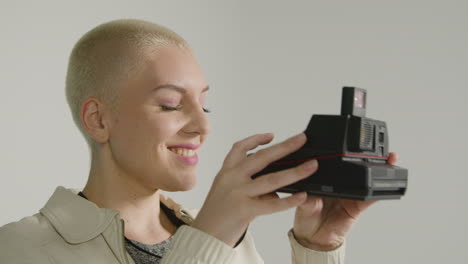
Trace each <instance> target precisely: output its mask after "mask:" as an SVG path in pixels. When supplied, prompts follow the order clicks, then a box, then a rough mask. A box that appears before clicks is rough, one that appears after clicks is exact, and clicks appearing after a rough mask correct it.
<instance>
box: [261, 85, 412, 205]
mask: <svg viewBox="0 0 468 264" xmlns="http://www.w3.org/2000/svg"><path fill="white" fill-rule="evenodd" d="M366 97H367V93H366V90H364V89H360V88H355V87H343V93H342V102H341V115H313V116H312V118H311V119H310V122H309V124H308V126H307V128H306V130H305V131H304V133H305V134H306V136H307V142H306V143H305V144H304V145H303V146H302V147H301V148H300V149H299V150H297V151H296V152H294V153H291V154H289V155H287V156H285V157H283V158H281V159H279V160H277V161H274V162H272V163H270V164H269V165H268V166H267V167H265V168H264V169H263V170H261V171H259V172H257V173H256V174H254V175H253V176H252V178H256V177H260V176H261V175H264V174H267V173H271V172H275V171H280V170H284V169H288V168H291V167H295V166H297V165H299V164H301V163H304V162H305V161H307V160H310V159H317V161H318V163H319V167H318V170H317V171H316V172H315V173H314V174H312V175H311V176H309V177H307V178H305V179H303V180H301V181H298V182H296V183H293V184H291V185H288V186H285V187H283V188H280V189H278V190H277V191H278V192H287V193H296V192H302V191H305V192H307V193H308V194H309V195H318V196H330V197H337V198H343V199H352V200H381V199H399V198H400V197H401V196H403V195H404V194H405V192H406V187H407V183H408V170H407V169H405V168H402V167H398V166H392V165H389V164H387V160H388V155H389V152H388V146H389V144H388V140H389V139H388V129H387V125H386V123H385V122H384V121H380V120H375V119H371V118H367V117H365V114H366V99H367V98H366Z"/></svg>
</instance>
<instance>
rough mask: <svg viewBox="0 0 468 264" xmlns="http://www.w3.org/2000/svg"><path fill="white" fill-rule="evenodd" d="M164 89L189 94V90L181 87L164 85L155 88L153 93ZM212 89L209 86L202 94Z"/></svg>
mask: <svg viewBox="0 0 468 264" xmlns="http://www.w3.org/2000/svg"><path fill="white" fill-rule="evenodd" d="M163 88H166V89H172V90H174V91H176V92H179V93H181V94H185V93H186V92H187V90H186V89H185V88H183V87H180V86H177V85H174V84H162V85H159V86H158V87H156V88H154V89H153V90H152V91H151V92H152V93H153V92H156V91H157V90H159V89H163ZM209 89H210V87H209V86H208V85H207V86H206V87H205V88H203V90H202V93H204V92H206V91H208V90H209Z"/></svg>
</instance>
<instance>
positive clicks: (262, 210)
mask: <svg viewBox="0 0 468 264" xmlns="http://www.w3.org/2000/svg"><path fill="white" fill-rule="evenodd" d="M306 199H307V193H305V192H300V193H295V194H293V195H291V196H288V197H284V198H277V199H270V200H262V201H258V206H257V215H266V214H273V213H276V212H281V211H284V210H287V209H289V208H293V207H297V206H299V205H301V204H302V203H303V202H304V201H305V200H306Z"/></svg>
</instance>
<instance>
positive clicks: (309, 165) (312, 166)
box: [304, 159, 318, 170]
mask: <svg viewBox="0 0 468 264" xmlns="http://www.w3.org/2000/svg"><path fill="white" fill-rule="evenodd" d="M317 165H318V163H317V160H315V159H314V160H311V161H308V162H306V163H304V169H305V170H312V169H315V168H316V167H317Z"/></svg>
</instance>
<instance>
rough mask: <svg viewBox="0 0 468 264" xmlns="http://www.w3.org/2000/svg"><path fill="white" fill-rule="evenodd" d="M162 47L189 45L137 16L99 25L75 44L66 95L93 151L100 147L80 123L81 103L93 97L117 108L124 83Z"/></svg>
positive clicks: (172, 33) (74, 118)
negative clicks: (150, 55) (147, 58)
mask: <svg viewBox="0 0 468 264" xmlns="http://www.w3.org/2000/svg"><path fill="white" fill-rule="evenodd" d="M161 46H176V47H180V48H189V46H188V43H187V42H186V41H185V40H184V39H183V38H182V37H180V36H179V35H177V34H176V33H175V32H173V31H172V30H170V29H168V28H166V27H164V26H161V25H158V24H155V23H152V22H148V21H144V20H138V19H118V20H113V21H110V22H106V23H103V24H101V25H98V26H96V27H95V28H93V29H91V30H90V31H88V32H87V33H86V34H84V35H83V36H82V37H81V38H80V39H79V40H78V42H77V43H76V44H75V46H74V47H73V50H72V52H71V54H70V57H69V62H68V70H67V75H66V81H65V83H66V84H65V94H66V98H67V102H68V104H69V106H70V109H71V113H72V116H73V120H74V122H75V124H76V125H77V127H78V128H79V130H80V132H81V133H82V134H83V136H84V138H85V140H86V142H87V143H88V146H89V148H90V151H91V154H93V153H94V152H95V151H96V150H97V148H96V147H97V145H96V142H95V141H94V140H93V139H92V138H91V137H90V136H89V135H88V134H87V133H86V131H85V130H84V128H83V127H82V125H81V121H80V109H81V105H82V103H83V102H84V100H86V98H88V97H91V96H92V97H96V98H98V99H100V100H101V101H102V102H104V103H106V104H108V105H109V106H110V107H111V108H114V109H115V107H116V105H117V104H118V102H119V96H118V95H119V89H120V88H121V86H122V84H123V83H125V82H126V81H127V80H128V79H129V78H131V77H132V76H134V75H135V73H136V72H138V71H139V70H140V69H141V67H142V66H143V63H141V62H142V61H143V60H144V57H145V56H148V54H149V53H153V52H155V51H156V50H157V48H158V47H161Z"/></svg>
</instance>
